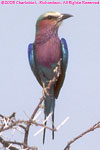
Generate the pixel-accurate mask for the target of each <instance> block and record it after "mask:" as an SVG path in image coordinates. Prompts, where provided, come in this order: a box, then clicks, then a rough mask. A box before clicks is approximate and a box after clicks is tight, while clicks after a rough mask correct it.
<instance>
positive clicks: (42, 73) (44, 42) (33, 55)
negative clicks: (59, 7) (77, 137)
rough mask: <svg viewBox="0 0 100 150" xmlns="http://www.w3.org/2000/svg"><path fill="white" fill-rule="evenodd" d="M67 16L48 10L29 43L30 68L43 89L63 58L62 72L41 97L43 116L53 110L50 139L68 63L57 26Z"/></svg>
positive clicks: (65, 46)
mask: <svg viewBox="0 0 100 150" xmlns="http://www.w3.org/2000/svg"><path fill="white" fill-rule="evenodd" d="M69 17H72V15H70V14H61V13H59V12H47V13H44V14H43V15H41V16H40V17H39V18H38V20H37V22H36V36H35V42H34V43H32V44H29V46H28V58H29V63H30V66H31V69H32V71H33V73H34V75H35V77H36V79H37V80H38V82H39V83H40V85H41V86H42V87H43V88H45V87H47V86H48V83H49V81H50V80H51V79H52V78H53V77H54V69H55V67H56V65H57V63H58V61H59V60H60V59H62V61H61V74H60V75H59V77H58V80H57V81H56V82H55V83H54V84H53V85H52V86H51V88H50V89H49V95H46V96H45V100H44V114H45V119H46V118H47V116H48V115H49V114H50V113H51V112H52V129H53V131H52V138H53V139H54V108H55V99H57V98H58V95H59V92H60V89H61V87H62V85H63V82H64V78H65V72H66V68H67V64H68V47H67V43H66V40H65V39H64V38H62V39H61V40H60V39H59V37H58V28H59V26H60V25H61V23H62V21H63V20H64V19H67V18H69ZM45 125H46V123H45ZM45 130H46V128H45V129H44V134H43V143H44V141H45Z"/></svg>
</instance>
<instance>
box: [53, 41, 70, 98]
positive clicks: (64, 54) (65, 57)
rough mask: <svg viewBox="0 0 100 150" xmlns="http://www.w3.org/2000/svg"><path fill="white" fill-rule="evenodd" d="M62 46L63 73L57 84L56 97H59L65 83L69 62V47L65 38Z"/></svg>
mask: <svg viewBox="0 0 100 150" xmlns="http://www.w3.org/2000/svg"><path fill="white" fill-rule="evenodd" d="M61 47H62V61H61V62H62V63H61V74H60V76H59V78H58V80H57V82H56V84H55V97H56V98H57V97H58V95H59V92H60V89H61V87H62V85H63V82H64V78H65V72H66V69H67V64H68V47H67V43H66V40H65V39H64V38H62V39H61Z"/></svg>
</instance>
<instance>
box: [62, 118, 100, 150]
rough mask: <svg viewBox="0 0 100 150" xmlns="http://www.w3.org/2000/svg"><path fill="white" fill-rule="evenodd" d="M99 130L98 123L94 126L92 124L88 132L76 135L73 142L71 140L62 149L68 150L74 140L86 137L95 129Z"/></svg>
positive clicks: (99, 125) (99, 123) (99, 124)
mask: <svg viewBox="0 0 100 150" xmlns="http://www.w3.org/2000/svg"><path fill="white" fill-rule="evenodd" d="M98 128H100V121H99V122H98V123H96V124H94V125H93V126H92V127H91V128H89V129H88V130H86V131H85V132H83V133H81V134H80V135H78V136H77V137H75V138H74V139H73V140H71V141H70V142H68V144H67V145H66V147H65V148H64V150H70V146H71V144H73V143H74V142H75V141H76V140H78V139H80V138H81V137H83V136H84V135H86V134H87V133H90V132H91V131H94V130H96V129H98Z"/></svg>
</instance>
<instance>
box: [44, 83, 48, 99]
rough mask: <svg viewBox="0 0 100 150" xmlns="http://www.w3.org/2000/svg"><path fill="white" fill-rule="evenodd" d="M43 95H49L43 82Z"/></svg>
mask: <svg viewBox="0 0 100 150" xmlns="http://www.w3.org/2000/svg"><path fill="white" fill-rule="evenodd" d="M43 96H44V97H46V96H49V93H48V87H46V86H45V83H43Z"/></svg>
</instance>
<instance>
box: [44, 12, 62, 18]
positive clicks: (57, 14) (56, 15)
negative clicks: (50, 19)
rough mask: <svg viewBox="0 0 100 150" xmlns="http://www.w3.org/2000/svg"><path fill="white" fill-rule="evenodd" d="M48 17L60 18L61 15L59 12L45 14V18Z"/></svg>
mask: <svg viewBox="0 0 100 150" xmlns="http://www.w3.org/2000/svg"><path fill="white" fill-rule="evenodd" d="M47 16H55V17H60V16H61V14H60V13H59V12H47V13H45V14H44V17H47Z"/></svg>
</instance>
